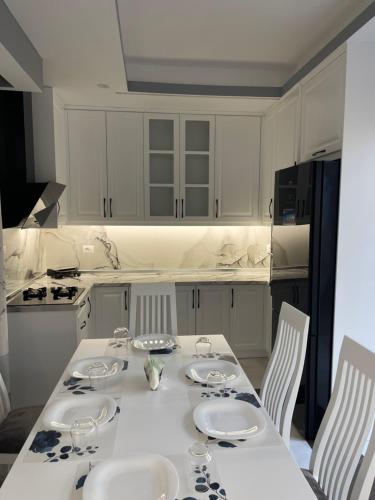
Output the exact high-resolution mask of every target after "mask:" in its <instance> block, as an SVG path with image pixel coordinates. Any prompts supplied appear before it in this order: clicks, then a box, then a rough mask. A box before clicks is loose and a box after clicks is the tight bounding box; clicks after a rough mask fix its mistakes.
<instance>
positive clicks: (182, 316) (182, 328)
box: [176, 285, 197, 335]
mask: <svg viewBox="0 0 375 500" xmlns="http://www.w3.org/2000/svg"><path fill="white" fill-rule="evenodd" d="M196 295H197V294H196V290H195V287H194V286H180V285H178V286H176V302H177V325H178V334H179V335H194V334H195V303H196Z"/></svg>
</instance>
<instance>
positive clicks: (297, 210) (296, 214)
mask: <svg viewBox="0 0 375 500" xmlns="http://www.w3.org/2000/svg"><path fill="white" fill-rule="evenodd" d="M298 215H299V200H297V213H296V217H298Z"/></svg>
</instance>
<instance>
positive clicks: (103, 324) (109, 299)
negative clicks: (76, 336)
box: [91, 286, 130, 339]
mask: <svg viewBox="0 0 375 500" xmlns="http://www.w3.org/2000/svg"><path fill="white" fill-rule="evenodd" d="M94 290H95V292H94V293H95V301H94V306H95V331H94V330H92V332H91V338H99V339H100V338H110V337H112V335H113V331H114V330H115V328H117V327H118V326H126V327H128V326H129V298H130V297H129V287H128V286H100V287H95V288H94Z"/></svg>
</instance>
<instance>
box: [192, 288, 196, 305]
mask: <svg viewBox="0 0 375 500" xmlns="http://www.w3.org/2000/svg"><path fill="white" fill-rule="evenodd" d="M192 292H193V293H192V295H193V303H192V305H191V308H192V309H195V290H194V288H193V290H192Z"/></svg>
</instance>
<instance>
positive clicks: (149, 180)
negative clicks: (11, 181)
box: [144, 114, 182, 220]
mask: <svg viewBox="0 0 375 500" xmlns="http://www.w3.org/2000/svg"><path fill="white" fill-rule="evenodd" d="M144 145H145V147H144V165H145V211H146V218H147V219H159V220H168V219H171V220H173V219H179V218H180V216H181V213H182V212H181V210H182V209H181V205H180V193H179V115H178V114H169V115H168V114H145V115H144Z"/></svg>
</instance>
